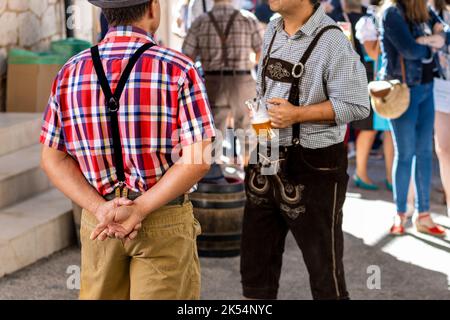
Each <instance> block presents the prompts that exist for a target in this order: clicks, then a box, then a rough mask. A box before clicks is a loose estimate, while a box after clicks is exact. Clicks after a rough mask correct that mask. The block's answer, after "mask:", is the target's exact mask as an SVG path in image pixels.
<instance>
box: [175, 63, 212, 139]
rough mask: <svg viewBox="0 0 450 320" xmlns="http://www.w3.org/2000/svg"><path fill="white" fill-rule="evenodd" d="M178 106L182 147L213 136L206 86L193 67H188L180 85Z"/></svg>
mask: <svg viewBox="0 0 450 320" xmlns="http://www.w3.org/2000/svg"><path fill="white" fill-rule="evenodd" d="M178 106H179V112H178V124H179V128H180V142H181V145H182V146H183V147H185V146H188V145H190V144H193V143H197V142H201V141H204V140H208V139H211V138H213V137H215V135H216V131H215V128H214V120H213V117H212V114H211V110H210V107H209V102H208V98H207V95H206V88H205V85H204V84H203V81H202V80H201V78H200V76H199V74H198V72H197V70H196V69H195V68H194V67H190V69H189V70H188V72H187V74H186V78H185V79H184V81H183V82H182V83H181V85H180V89H179V96H178Z"/></svg>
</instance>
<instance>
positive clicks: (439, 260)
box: [0, 159, 450, 300]
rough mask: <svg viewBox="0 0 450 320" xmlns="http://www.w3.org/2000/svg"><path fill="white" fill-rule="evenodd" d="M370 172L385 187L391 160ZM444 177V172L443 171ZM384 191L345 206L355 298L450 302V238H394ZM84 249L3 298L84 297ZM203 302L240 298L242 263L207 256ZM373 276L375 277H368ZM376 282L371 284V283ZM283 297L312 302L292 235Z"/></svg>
mask: <svg viewBox="0 0 450 320" xmlns="http://www.w3.org/2000/svg"><path fill="white" fill-rule="evenodd" d="M370 167H371V169H370V173H371V175H372V176H373V178H374V180H375V181H376V182H377V183H379V184H380V185H382V181H383V179H384V173H383V172H384V171H383V161H382V160H377V159H372V160H371V166H370ZM435 172H437V170H435ZM438 187H439V179H438V178H437V177H435V179H434V188H435V189H434V191H433V208H432V211H433V213H434V214H435V217H436V219H437V221H439V222H440V223H441V224H442V225H443V226H444V227H445V228H447V229H448V230H449V233H450V219H448V218H447V217H445V216H444V215H443V214H444V213H445V208H444V206H443V205H442V204H441V201H442V195H441V194H440V193H439V192H437V191H436V188H438ZM391 197H392V196H391V194H390V193H389V192H387V191H386V190H384V189H381V190H380V191H377V192H361V190H358V189H355V188H353V187H350V189H349V194H348V200H347V202H346V207H345V219H344V230H345V232H346V234H345V245H346V247H345V266H346V275H347V283H348V288H349V291H350V294H351V296H352V298H353V299H420V300H422V299H450V254H449V253H450V238H449V237H447V238H446V239H435V238H433V237H429V236H425V235H421V234H418V233H416V232H415V231H414V229H413V228H410V229H409V230H408V235H407V236H405V237H401V238H392V237H390V236H389V235H388V234H387V230H388V229H389V227H390V225H391V222H392V214H393V213H394V211H395V206H394V205H393V204H392V199H391ZM79 263H80V257H79V250H78V248H76V247H72V248H68V249H66V250H64V251H62V252H59V253H56V254H54V255H53V256H51V257H49V258H47V259H43V260H41V261H39V262H37V263H36V264H34V265H32V266H30V267H28V268H26V269H24V270H21V271H19V272H16V273H14V274H12V275H8V276H6V277H4V278H2V279H0V299H76V298H77V293H78V292H77V291H76V290H70V289H68V288H67V279H68V276H69V275H68V274H67V273H66V271H67V268H68V267H69V266H71V265H75V266H76V265H79ZM201 264H202V281H203V286H202V298H204V299H240V298H241V287H240V277H239V258H233V259H202V261H201ZM372 270H376V271H377V270H379V272H380V279H381V281H380V285H381V288H380V289H376V288H375V289H369V288H368V286H367V281H368V278H369V277H370V275H372V274H373V273H372V272H373V271H372ZM368 272H369V273H368ZM369 282H370V281H369ZM370 283H373V282H370ZM279 298H280V299H311V295H310V291H309V284H308V277H307V273H306V269H305V266H304V264H303V261H302V257H301V253H300V252H299V250H298V249H297V247H296V245H295V242H294V240H293V238H292V236H289V239H288V241H287V244H286V252H285V256H284V265H283V274H282V278H281V283H280V293H279Z"/></svg>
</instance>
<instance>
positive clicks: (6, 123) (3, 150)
mask: <svg viewBox="0 0 450 320" xmlns="http://www.w3.org/2000/svg"><path fill="white" fill-rule="evenodd" d="M41 122H42V114H40V113H0V156H3V155H6V154H9V153H11V152H14V151H17V150H20V149H22V148H26V147H29V146H31V145H33V144H36V143H38V142H39V134H40V130H41Z"/></svg>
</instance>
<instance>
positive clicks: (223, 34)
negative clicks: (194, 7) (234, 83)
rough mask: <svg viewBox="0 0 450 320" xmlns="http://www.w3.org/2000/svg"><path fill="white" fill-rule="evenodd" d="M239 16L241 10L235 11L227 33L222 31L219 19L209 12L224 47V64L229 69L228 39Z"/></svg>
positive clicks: (226, 30)
mask: <svg viewBox="0 0 450 320" xmlns="http://www.w3.org/2000/svg"><path fill="white" fill-rule="evenodd" d="M238 14H239V10H235V11H234V12H233V14H232V15H231V17H230V19H229V20H228V22H227V25H226V27H225V31H222V29H221V28H220V26H219V23H218V22H217V19H216V18H215V17H214V14H213V13H212V12H211V11H210V12H208V16H209V19H210V20H211V22H212V24H213V26H214V29H216V32H217V34H218V35H219V38H220V43H221V45H222V62H223V64H224V65H225V67H228V57H227V39H228V37H229V36H230V32H231V27H232V26H233V22H234V20H236V17H237V15H238Z"/></svg>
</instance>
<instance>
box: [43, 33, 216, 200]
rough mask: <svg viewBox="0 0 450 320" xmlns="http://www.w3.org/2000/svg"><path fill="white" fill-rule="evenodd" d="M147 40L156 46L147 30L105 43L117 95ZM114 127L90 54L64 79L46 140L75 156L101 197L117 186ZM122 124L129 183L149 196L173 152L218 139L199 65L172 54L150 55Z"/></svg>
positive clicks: (68, 68)
mask: <svg viewBox="0 0 450 320" xmlns="http://www.w3.org/2000/svg"><path fill="white" fill-rule="evenodd" d="M146 42H154V40H153V39H152V37H151V36H150V35H148V34H147V33H146V32H145V31H143V30H140V29H137V28H133V27H117V28H112V29H110V31H109V32H108V34H107V36H106V38H105V39H104V40H103V41H102V42H101V43H100V44H99V51H100V56H101V58H102V62H103V68H104V69H105V73H106V75H107V78H108V81H109V83H110V86H111V89H112V91H113V92H114V90H115V87H116V85H117V82H118V81H119V78H120V75H121V73H122V71H123V70H124V68H125V66H126V65H127V63H128V59H129V58H130V57H131V55H132V54H133V53H134V52H135V51H136V50H137V49H138V48H139V47H141V46H142V45H143V44H144V43H146ZM108 121H109V116H108V113H107V109H106V104H105V96H104V94H103V92H102V91H101V88H100V83H99V82H98V78H97V75H96V73H95V69H94V66H93V62H92V58H91V54H90V51H89V50H86V51H84V52H82V53H80V54H78V55H77V56H75V57H73V58H72V59H71V60H70V61H69V62H67V63H66V65H64V67H63V68H62V69H61V71H60V72H59V73H58V76H57V77H56V79H55V82H54V83H53V88H52V92H51V96H50V99H49V103H48V106H47V109H46V111H45V113H44V121H43V126H42V132H41V136H40V142H41V143H42V144H44V145H46V146H49V147H51V148H55V149H58V150H60V151H63V152H67V153H68V154H69V155H71V156H72V157H73V158H74V159H75V160H76V161H77V162H78V164H79V166H80V170H81V172H82V173H83V175H84V176H85V178H86V179H87V181H88V182H89V183H90V184H91V185H92V186H93V187H95V188H96V189H97V190H98V192H99V193H100V194H101V195H106V194H108V193H111V192H113V191H114V189H115V188H116V187H117V186H118V185H119V181H118V179H117V175H116V171H115V168H114V166H113V156H112V153H113V145H112V138H111V137H112V135H111V132H110V129H109V125H108ZM119 126H120V134H121V142H122V148H123V152H122V153H123V162H124V169H125V177H126V185H127V187H128V188H129V189H131V190H134V191H141V192H145V191H146V190H148V189H149V188H151V187H152V186H153V185H155V183H156V182H157V181H158V180H159V179H160V178H161V177H162V176H163V175H164V173H165V172H166V171H167V170H168V169H169V168H170V167H171V166H172V165H173V164H174V160H173V159H174V158H173V157H172V154H177V155H178V154H179V152H180V147H181V146H187V145H189V144H192V143H195V142H200V141H203V140H206V139H209V138H211V137H213V136H214V133H215V131H214V124H213V119H212V116H211V112H210V108H209V105H208V100H207V96H206V91H205V87H204V84H203V82H202V80H201V78H200V76H199V74H198V73H197V71H196V69H195V68H194V64H193V62H192V61H191V60H190V59H189V58H187V57H186V56H184V55H182V54H180V53H178V52H176V51H173V50H170V49H167V48H163V47H159V46H154V47H153V48H151V49H149V50H147V52H145V53H144V55H142V57H141V58H140V59H139V61H138V62H137V63H136V66H135V67H134V69H133V72H132V73H131V76H130V79H129V81H128V83H127V86H126V87H125V90H124V92H123V94H122V97H121V99H120V110H119Z"/></svg>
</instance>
